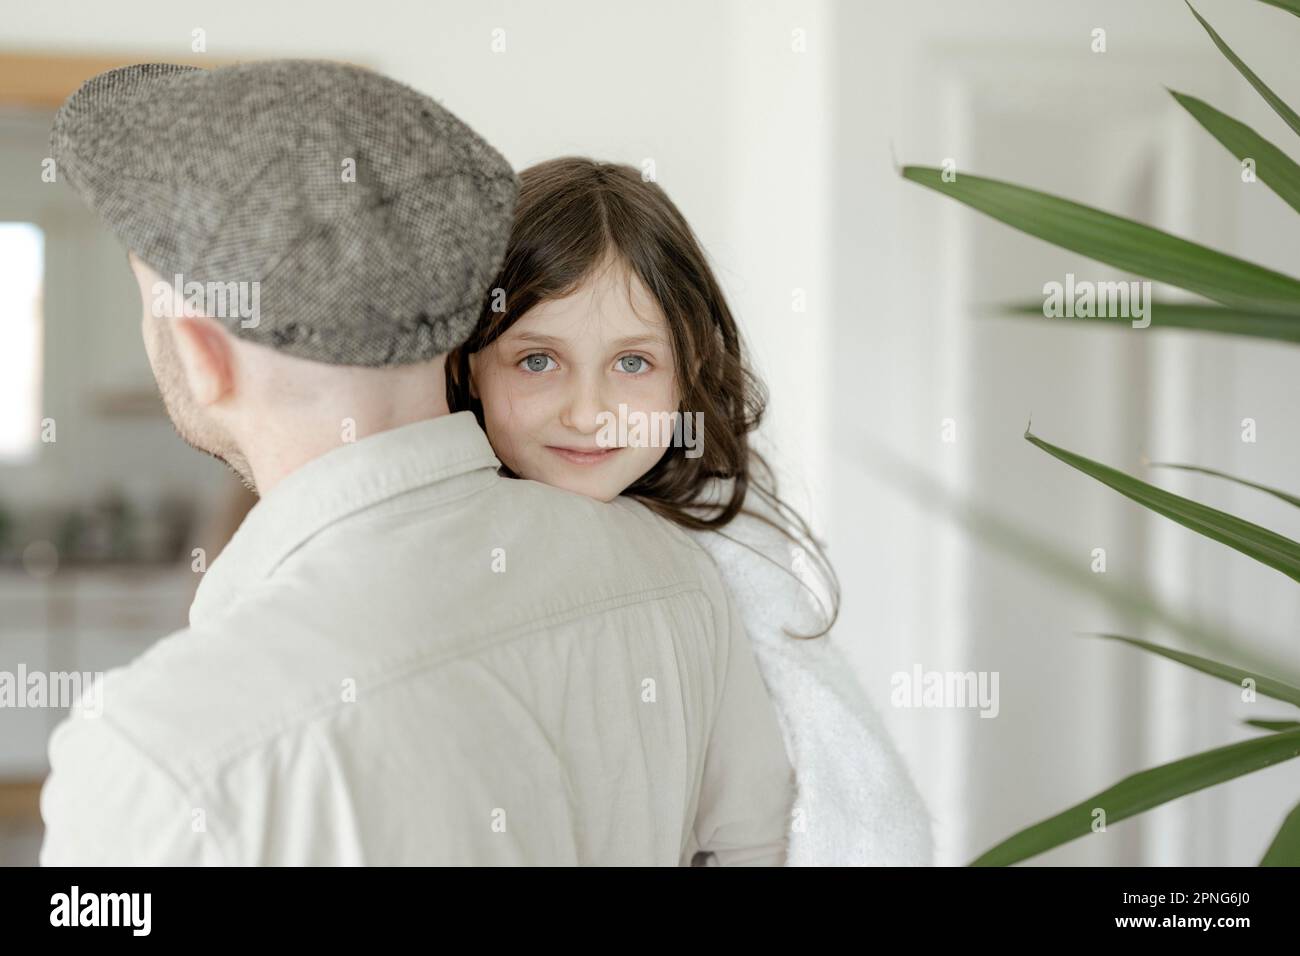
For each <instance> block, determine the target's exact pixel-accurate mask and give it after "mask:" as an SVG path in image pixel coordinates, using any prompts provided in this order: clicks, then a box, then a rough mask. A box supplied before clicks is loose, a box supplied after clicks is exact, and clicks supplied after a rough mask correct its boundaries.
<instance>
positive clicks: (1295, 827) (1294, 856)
mask: <svg viewBox="0 0 1300 956" xmlns="http://www.w3.org/2000/svg"><path fill="white" fill-rule="evenodd" d="M1259 865H1260V866H1300V803H1297V804H1296V805H1295V807H1294V808H1292V810H1291V812H1290V813H1288V814H1287V815H1286V819H1285V820H1283V821H1282V829H1280V830H1278V831H1277V836H1275V837H1273V843H1272V844H1271V845H1270V846H1269V848H1268V852H1267V853H1265V854H1264V859H1262V860H1260V861H1259Z"/></svg>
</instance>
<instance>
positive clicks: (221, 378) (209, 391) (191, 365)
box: [170, 315, 235, 405]
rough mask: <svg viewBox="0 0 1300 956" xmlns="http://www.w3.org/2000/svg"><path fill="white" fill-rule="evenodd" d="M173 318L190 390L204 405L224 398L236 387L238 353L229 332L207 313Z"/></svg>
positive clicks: (173, 327)
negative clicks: (231, 342)
mask: <svg viewBox="0 0 1300 956" xmlns="http://www.w3.org/2000/svg"><path fill="white" fill-rule="evenodd" d="M170 321H171V323H172V332H173V334H174V336H175V340H176V351H177V353H178V354H179V355H180V359H181V365H182V366H184V368H185V378H186V380H187V381H188V382H189V386H190V394H191V395H193V396H194V400H195V401H196V402H198V403H199V404H200V405H212V404H214V403H216V402H219V401H221V400H222V399H223V398H225V397H226V396H227V395H229V394H230V393H231V392H232V391H234V388H235V355H234V349H233V348H232V347H231V344H230V335H229V333H228V332H226V330H225V329H223V328H222V327H221V325H220V323H218V322H216V321H215V320H213V319H210V318H208V317H206V316H201V315H200V316H183V317H181V318H176V319H171V320H170Z"/></svg>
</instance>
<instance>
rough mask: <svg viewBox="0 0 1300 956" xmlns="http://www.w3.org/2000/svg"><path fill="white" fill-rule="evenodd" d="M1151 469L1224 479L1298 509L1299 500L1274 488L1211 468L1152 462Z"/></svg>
mask: <svg viewBox="0 0 1300 956" xmlns="http://www.w3.org/2000/svg"><path fill="white" fill-rule="evenodd" d="M1148 467H1151V468H1176V469H1178V470H1179V471H1194V472H1197V473H1199V474H1202V475H1213V476H1214V477H1215V478H1226V479H1227V480H1228V481H1235V482H1236V483H1237V484H1239V485H1245V486H1246V487H1247V488H1254V489H1255V490H1256V491H1262V492H1264V493H1265V494H1269V495H1272V496H1273V497H1274V498H1281V499H1282V500H1283V501H1285V502H1286V503H1287V504H1290V505H1295V506H1296V507H1297V508H1300V498H1298V497H1296V496H1295V495H1292V494H1288V493H1287V492H1285V491H1279V490H1278V489H1276V488H1270V487H1269V486H1268V485H1258V484H1256V483H1255V482H1253V481H1247V480H1246V479H1245V478H1238V477H1236V476H1235V475H1229V474H1227V473H1226V472H1222V471H1215V470H1214V469H1213V468H1201V467H1199V466H1197V465H1175V464H1172V463H1170V462H1165V461H1153V462H1149V463H1148Z"/></svg>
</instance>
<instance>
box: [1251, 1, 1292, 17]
mask: <svg viewBox="0 0 1300 956" xmlns="http://www.w3.org/2000/svg"><path fill="white" fill-rule="evenodd" d="M1259 2H1260V3H1267V4H1268V5H1269V6H1270V7H1277V8H1278V9H1279V10H1285V11H1287V12H1288V13H1294V14H1295V15H1296V16H1297V17H1300V0H1259Z"/></svg>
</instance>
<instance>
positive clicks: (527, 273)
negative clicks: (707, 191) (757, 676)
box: [447, 156, 840, 637]
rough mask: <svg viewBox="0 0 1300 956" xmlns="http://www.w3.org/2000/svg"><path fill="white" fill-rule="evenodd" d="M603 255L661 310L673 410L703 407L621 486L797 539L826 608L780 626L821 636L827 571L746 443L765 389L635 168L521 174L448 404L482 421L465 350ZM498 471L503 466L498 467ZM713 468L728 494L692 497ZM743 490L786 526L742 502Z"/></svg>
mask: <svg viewBox="0 0 1300 956" xmlns="http://www.w3.org/2000/svg"><path fill="white" fill-rule="evenodd" d="M610 257H615V258H618V259H621V260H623V262H624V263H625V264H626V265H627V266H628V267H629V269H630V273H629V281H630V275H631V274H635V275H636V276H637V277H638V278H639V279H640V280H641V282H642V283H644V285H645V287H646V289H647V290H649V292H650V294H651V295H652V296H653V297H654V298H655V300H656V301H657V302H658V304H659V307H660V308H661V309H662V310H663V313H664V316H665V317H666V318H667V320H668V329H669V337H670V341H671V343H672V349H673V355H674V359H675V362H676V370H677V376H678V382H679V391H680V394H681V405H680V407H679V409H678V410H679V411H681V412H685V411H686V410H688V409H689V410H690V411H692V412H703V417H702V421H703V425H704V434H703V435H702V436H699V439H698V440H699V441H700V442H701V449H702V454H701V455H699V456H697V457H693V458H688V457H686V455H685V454H684V449H683V448H681V447H678V446H677V444H676V443H674V445H673V446H672V447H670V448H669V449H668V450H667V452H666V453H665V454H664V456H663V457H662V458H661V459H660V460H659V462H658V463H657V464H656V465H655V466H654V467H653V468H651V469H650V470H649V471H648V472H646V473H645V474H644V475H642V476H641V477H640V478H639V479H638V480H637V481H636V482H634V483H633V484H632V485H630V486H629V487H628V488H626V489H625V490H624V491H623V494H625V495H627V496H629V497H631V498H635V499H637V500H638V501H640V502H642V503H643V504H644V505H645V506H646V507H648V508H650V509H651V510H652V511H654V512H656V513H657V514H659V515H662V516H663V517H665V518H667V519H668V520H670V521H673V522H675V523H676V524H678V525H680V526H682V527H684V528H691V529H695V530H708V531H716V532H719V533H721V529H722V528H724V527H725V526H726V525H727V524H728V523H729V522H730V521H731V520H732V519H733V518H734V517H735V516H736V515H737V514H739V513H740V512H742V511H744V512H745V513H747V514H751V515H753V516H754V517H756V518H758V519H759V520H762V521H764V522H765V523H767V524H769V525H771V526H772V527H774V528H776V529H777V530H778V531H780V532H781V533H782V534H783V535H785V537H786V538H788V539H789V540H790V541H791V543H792V544H794V545H796V546H797V547H803V548H806V552H805V553H809V554H810V555H811V556H812V560H813V563H814V564H815V566H816V570H817V573H818V574H819V576H820V577H821V579H822V581H823V582H824V583H825V585H826V588H827V591H828V592H829V594H830V596H831V608H830V611H829V614H828V620H827V623H826V626H825V627H824V628H823V629H822V630H820V631H818V632H817V633H815V634H810V635H795V634H790V635H789V636H791V637H820V636H821V635H823V634H826V633H827V632H828V631H829V630H830V628H831V626H832V625H833V624H834V623H835V620H836V618H837V617H838V616H839V599H840V586H839V580H838V578H837V577H836V575H835V570H834V568H833V567H832V566H831V563H830V561H829V560H828V559H827V557H826V553H825V550H824V545H823V544H822V542H820V541H819V540H818V539H817V538H816V537H815V536H814V535H813V533H812V529H811V528H810V527H809V526H808V524H807V522H806V521H804V519H803V518H802V516H800V515H799V514H798V513H797V512H796V511H795V510H794V509H792V508H791V507H789V505H787V504H786V503H785V502H784V501H782V500H781V499H780V497H778V495H777V491H776V478H775V475H774V474H773V472H772V469H771V467H770V466H769V465H768V463H767V462H766V461H765V460H764V458H763V456H762V455H760V454H759V453H758V451H757V450H755V449H753V448H751V447H750V442H749V434H750V432H752V431H753V430H754V429H756V428H757V427H758V425H759V423H760V421H761V420H762V417H763V413H764V410H765V408H766V406H767V390H766V388H765V387H764V386H763V383H762V382H761V381H759V379H758V378H757V376H755V375H754V373H753V372H752V371H751V370H750V367H749V363H748V361H747V360H746V353H745V348H744V345H743V343H742V341H741V336H740V330H739V329H738V328H737V326H736V322H735V319H734V318H733V317H732V315H731V310H730V309H729V308H728V307H727V303H726V300H725V298H724V297H723V295H722V290H721V288H720V287H719V286H718V283H717V281H716V280H715V279H714V276H713V272H712V270H711V269H710V268H709V265H708V263H707V261H706V259H705V255H704V252H703V250H702V249H701V247H700V244H699V242H698V241H697V240H696V238H695V235H694V233H693V232H692V230H691V228H690V226H689V225H688V224H687V222H686V220H685V218H683V216H682V214H681V212H679V211H678V209H677V207H676V206H675V205H673V202H672V200H670V199H669V198H668V195H667V194H666V193H665V192H664V191H663V189H661V188H660V187H659V185H658V184H657V183H655V182H648V181H646V180H645V179H643V178H642V176H641V174H640V172H638V171H637V170H636V169H635V168H634V167H632V166H626V165H621V164H616V163H601V162H596V161H594V160H591V159H587V158H585V157H575V156H566V157H561V158H559V159H552V160H548V161H546V162H543V163H538V164H537V165H535V166H531V167H529V168H528V169H525V170H524V171H523V172H522V173H521V174H520V191H519V201H518V205H517V206H516V209H515V219H514V226H513V228H512V230H511V234H510V242H509V245H508V247H507V250H506V255H505V261H504V262H503V264H502V267H501V271H500V272H499V274H498V275H497V277H496V279H495V281H494V282H493V283H492V289H491V290H489V292H488V294H487V296H486V297H485V299H484V303H483V307H482V310H481V311H480V313H479V321H478V325H477V327H476V328H475V329H474V331H473V332H472V333H471V335H470V337H469V339H468V340H467V341H466V342H465V343H464V344H463V345H461V346H460V347H459V348H457V349H455V350H453V351H452V352H451V353H449V354H448V356H447V404H448V406H449V407H450V409H451V411H453V412H457V411H465V410H469V411H473V412H474V414H475V415H476V416H477V417H478V421H479V424H480V425H484V418H483V407H482V405H481V404H480V402H479V400H478V399H477V398H476V397H475V396H474V395H473V393H472V390H471V388H470V364H469V356H470V355H471V354H472V353H474V352H477V351H479V350H480V349H483V348H486V347H487V346H489V345H491V344H492V343H493V342H494V341H496V339H497V338H498V337H499V336H501V335H502V334H503V333H504V332H505V331H506V330H507V329H509V328H510V326H511V325H513V324H514V323H515V322H516V321H518V320H519V318H520V317H522V316H523V315H524V314H525V313H527V312H528V310H529V309H531V308H533V306H535V305H537V304H538V303H540V302H544V301H547V300H550V299H559V298H563V297H565V296H567V295H569V294H570V293H572V292H573V291H574V290H575V289H577V287H578V286H579V285H581V284H582V282H583V281H584V280H585V279H586V278H587V277H588V276H589V275H591V274H592V273H593V272H594V271H595V270H597V269H598V268H600V267H601V266H602V264H603V263H605V262H606V260H607V259H609V258H610ZM503 290H504V295H503ZM503 298H504V301H503ZM484 427H486V426H484ZM505 473H506V474H510V472H509V469H508V468H507V469H506V470H505ZM512 477H517V476H513V475H512ZM714 478H718V479H724V480H725V479H734V481H733V483H732V484H731V493H730V495H729V497H726V498H725V500H721V501H718V502H717V503H715V504H710V505H701V504H700V503H699V501H698V500H697V498H698V496H699V495H700V493H701V491H702V490H703V489H704V487H705V485H706V483H707V482H709V481H710V479H714ZM750 491H753V492H754V493H755V494H756V495H758V496H759V497H760V498H762V499H763V500H764V501H765V502H766V503H767V504H768V505H769V506H770V508H772V509H773V510H774V511H775V512H776V514H777V515H778V516H780V517H781V518H783V519H784V521H785V522H786V525H785V526H783V525H782V524H780V523H778V522H776V521H773V520H771V518H769V517H768V516H767V515H765V514H762V513H760V512H758V511H755V510H751V509H749V508H746V507H745V499H746V495H747V494H748V493H749V492H750ZM728 537H729V536H728ZM796 553H797V552H796ZM796 560H797V559H796ZM786 570H788V569H786ZM800 583H803V582H800ZM787 634H789V632H788V631H787Z"/></svg>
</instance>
